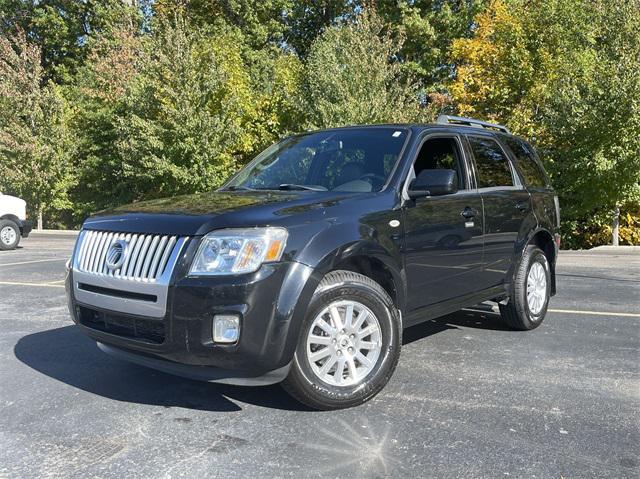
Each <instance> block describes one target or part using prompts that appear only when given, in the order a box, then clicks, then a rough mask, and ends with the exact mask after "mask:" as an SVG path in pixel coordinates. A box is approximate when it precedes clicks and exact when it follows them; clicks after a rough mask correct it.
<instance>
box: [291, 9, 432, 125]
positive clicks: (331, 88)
mask: <svg viewBox="0 0 640 479" xmlns="http://www.w3.org/2000/svg"><path fill="white" fill-rule="evenodd" d="M384 28H385V25H384V23H383V22H382V20H381V19H380V17H379V16H377V15H376V14H375V12H373V11H370V10H369V11H366V12H365V13H363V14H362V15H360V16H359V17H358V18H357V20H356V21H355V22H354V23H350V24H346V25H343V26H339V27H331V28H329V29H328V30H326V31H325V32H324V33H323V34H322V35H321V36H320V37H319V38H318V39H317V40H316V41H315V42H314V44H313V45H312V47H311V50H310V52H309V57H308V59H307V64H306V71H305V79H304V86H303V96H304V100H303V102H302V104H303V105H304V108H305V111H306V114H307V124H308V126H309V127H313V128H322V127H332V126H340V125H344V124H354V123H384V122H403V121H415V120H417V119H420V118H424V117H428V116H429V115H430V114H431V112H430V111H426V110H425V109H424V108H423V107H422V106H421V104H420V102H419V96H418V86H417V85H416V84H415V83H412V82H411V81H407V80H406V78H405V76H404V75H403V73H402V67H401V65H400V64H399V63H398V62H397V61H396V57H397V53H398V51H399V50H400V49H401V48H402V43H401V42H399V41H398V40H397V39H395V38H394V37H392V36H391V35H390V34H389V33H388V32H385V31H384Z"/></svg>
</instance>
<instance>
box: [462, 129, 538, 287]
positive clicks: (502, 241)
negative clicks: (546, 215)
mask: <svg viewBox="0 0 640 479" xmlns="http://www.w3.org/2000/svg"><path fill="white" fill-rule="evenodd" d="M465 136H466V139H467V142H468V146H469V150H470V152H471V155H472V156H473V160H474V161H473V163H474V170H475V178H476V184H477V186H478V192H479V193H480V195H481V197H482V201H483V204H484V236H483V238H484V257H483V263H484V274H483V276H482V282H483V286H484V288H489V287H492V286H497V285H500V284H502V283H503V282H504V281H505V278H506V276H507V273H508V271H509V268H510V267H511V264H512V261H513V259H514V255H515V251H516V248H517V246H518V243H519V242H522V241H524V240H525V238H526V232H527V231H528V229H530V228H531V227H532V225H530V224H529V222H528V221H530V219H529V218H530V211H531V199H530V195H529V192H528V191H527V190H526V189H525V188H524V186H523V184H522V181H521V180H520V177H519V176H518V174H517V172H516V170H515V168H514V166H513V164H512V163H511V160H510V158H509V155H508V154H507V153H506V151H505V149H504V148H503V147H502V145H501V144H500V143H499V142H498V140H497V139H496V137H495V136H493V135H492V134H490V133H482V132H478V133H475V132H474V133H473V134H468V135H465ZM528 219H529V220H528ZM534 226H535V225H534Z"/></svg>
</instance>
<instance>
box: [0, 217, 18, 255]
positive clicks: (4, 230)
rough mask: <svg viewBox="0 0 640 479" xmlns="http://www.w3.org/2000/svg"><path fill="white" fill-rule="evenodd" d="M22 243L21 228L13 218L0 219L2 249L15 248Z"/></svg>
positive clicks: (0, 245) (0, 243) (0, 244)
mask: <svg viewBox="0 0 640 479" xmlns="http://www.w3.org/2000/svg"><path fill="white" fill-rule="evenodd" d="M18 243H20V228H19V227H18V225H17V224H16V223H15V222H14V221H11V220H0V250H3V251H6V250H10V249H15V248H17V247H18Z"/></svg>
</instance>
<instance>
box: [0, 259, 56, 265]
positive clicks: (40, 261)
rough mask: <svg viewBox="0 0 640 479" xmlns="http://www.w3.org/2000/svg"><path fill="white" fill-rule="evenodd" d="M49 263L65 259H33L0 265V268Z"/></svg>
mask: <svg viewBox="0 0 640 479" xmlns="http://www.w3.org/2000/svg"><path fill="white" fill-rule="evenodd" d="M50 261H67V259H66V258H56V259H34V260H32V261H20V262H19V263H0V266H17V265H20V264H31V263H47V262H50Z"/></svg>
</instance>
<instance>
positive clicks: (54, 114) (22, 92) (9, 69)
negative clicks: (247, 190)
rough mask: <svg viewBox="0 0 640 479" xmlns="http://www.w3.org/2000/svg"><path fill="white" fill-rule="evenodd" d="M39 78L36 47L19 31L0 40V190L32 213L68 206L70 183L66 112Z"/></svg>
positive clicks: (58, 97) (53, 88)
mask: <svg viewBox="0 0 640 479" xmlns="http://www.w3.org/2000/svg"><path fill="white" fill-rule="evenodd" d="M43 77H44V72H43V67H42V65H41V54H40V48H39V47H38V46H37V45H34V44H31V43H29V42H28V41H27V39H26V36H25V34H24V32H22V31H19V30H18V31H17V32H16V33H15V34H14V35H12V36H4V37H0V191H4V192H12V193H16V194H18V195H19V196H21V197H22V198H24V199H25V200H26V201H28V202H29V205H30V207H31V211H32V212H35V213H37V214H38V215H42V214H43V213H45V212H48V211H52V210H53V211H55V210H57V211H60V210H64V209H66V208H69V207H70V206H71V203H70V201H69V198H68V195H67V192H68V190H69V187H70V186H71V185H72V184H73V179H74V175H73V173H72V168H71V164H70V161H69V159H70V156H71V151H72V143H71V141H70V133H69V130H68V128H67V123H68V114H69V112H68V109H67V107H66V103H65V100H64V98H63V97H62V95H61V92H60V89H59V88H57V87H56V86H55V85H53V84H52V83H50V82H45V81H44V80H43Z"/></svg>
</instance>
